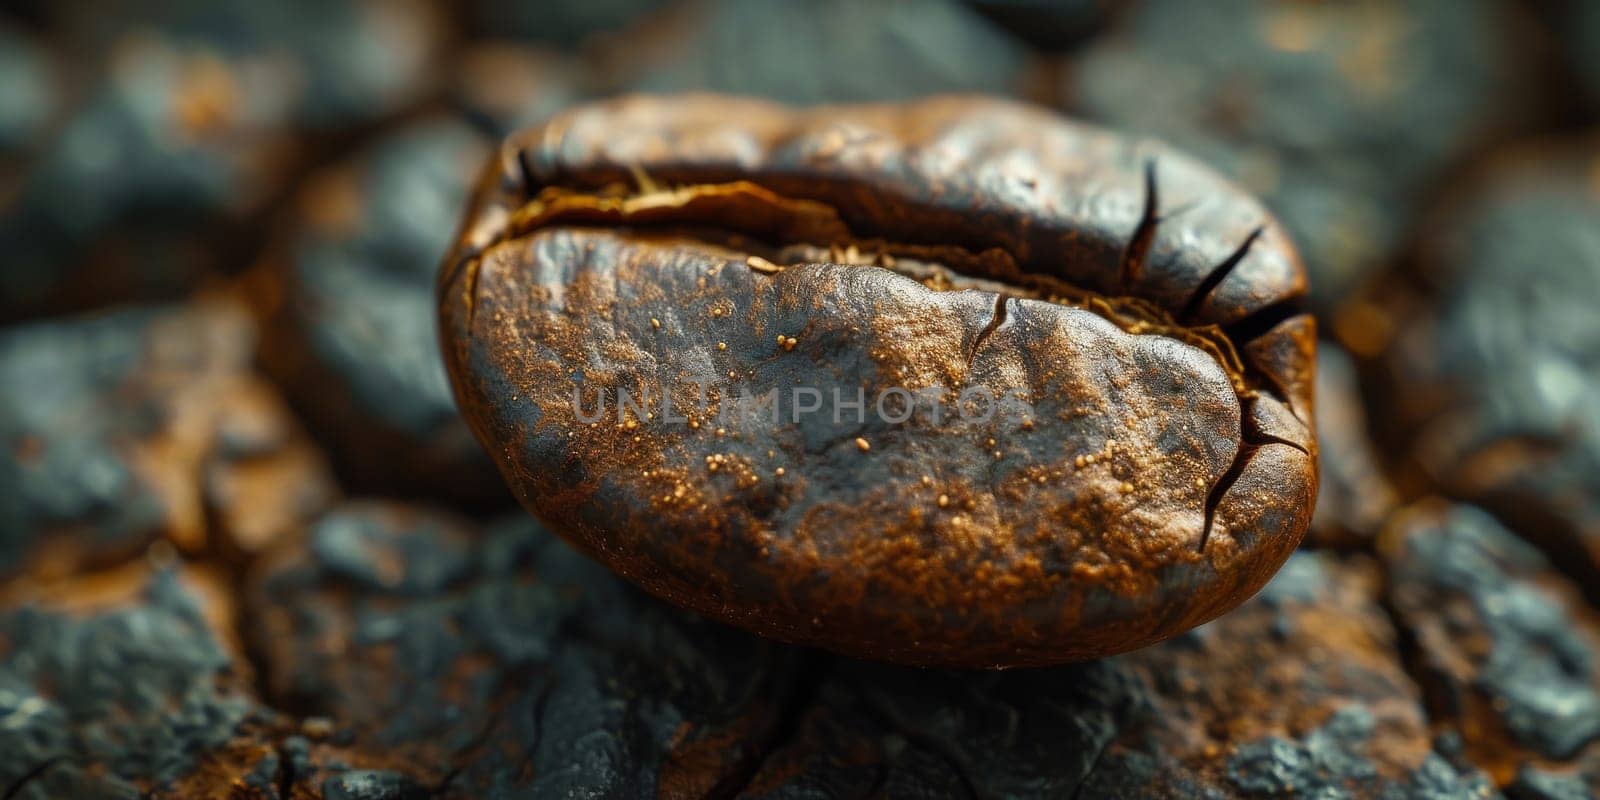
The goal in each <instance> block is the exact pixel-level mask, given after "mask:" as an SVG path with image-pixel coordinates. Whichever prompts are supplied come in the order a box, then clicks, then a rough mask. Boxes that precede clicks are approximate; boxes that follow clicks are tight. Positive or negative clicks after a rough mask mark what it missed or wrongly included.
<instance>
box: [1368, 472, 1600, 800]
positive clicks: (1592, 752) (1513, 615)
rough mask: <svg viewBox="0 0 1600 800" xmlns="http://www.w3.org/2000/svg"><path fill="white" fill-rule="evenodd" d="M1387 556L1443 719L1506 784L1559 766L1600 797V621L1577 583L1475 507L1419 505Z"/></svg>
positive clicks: (1392, 589)
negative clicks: (1584, 598) (1586, 602)
mask: <svg viewBox="0 0 1600 800" xmlns="http://www.w3.org/2000/svg"><path fill="white" fill-rule="evenodd" d="M1379 551H1380V552H1381V554H1382V556H1383V559H1384V561H1385V562H1386V563H1387V565H1388V569H1389V573H1390V581H1389V587H1388V593H1389V605H1390V607H1392V608H1393V609H1394V610H1395V613H1396V616H1397V618H1398V621H1399V622H1400V623H1401V624H1402V625H1404V626H1405V627H1406V628H1407V629H1409V630H1410V631H1411V633H1412V635H1413V637H1414V639H1415V642H1416V652H1417V661H1418V663H1419V665H1420V668H1421V669H1420V672H1421V674H1422V675H1424V676H1425V677H1424V682H1425V683H1424V685H1426V686H1427V687H1428V688H1429V690H1430V698H1429V699H1430V701H1431V705H1432V706H1433V711H1434V713H1435V714H1436V715H1437V718H1439V719H1441V720H1443V721H1446V722H1447V723H1448V724H1449V725H1450V726H1451V727H1453V728H1455V729H1457V730H1460V731H1461V732H1462V734H1463V736H1464V742H1463V744H1464V747H1465V751H1466V753H1467V754H1468V755H1469V756H1470V757H1471V758H1472V760H1473V762H1474V763H1477V764H1479V765H1481V766H1482V767H1483V768H1484V769H1485V770H1487V771H1488V772H1489V773H1490V774H1491V775H1493V776H1494V777H1495V779H1496V781H1497V782H1499V783H1501V784H1502V785H1503V784H1505V783H1506V782H1508V781H1511V780H1512V779H1513V778H1515V779H1516V780H1517V782H1519V783H1525V782H1530V781H1532V782H1535V783H1538V782H1541V781H1548V780H1549V778H1548V777H1545V778H1541V777H1540V775H1539V771H1540V770H1541V769H1553V770H1555V771H1557V772H1560V773H1563V774H1564V775H1565V776H1566V780H1567V781H1576V782H1577V783H1578V784H1579V786H1581V787H1582V791H1580V792H1578V793H1577V794H1576V795H1573V796H1577V797H1593V796H1595V794H1596V792H1600V614H1596V613H1595V611H1594V609H1593V608H1592V607H1591V606H1589V605H1587V604H1585V603H1584V601H1583V597H1582V595H1581V594H1580V593H1579V591H1578V586H1577V585H1576V584H1574V583H1573V582H1572V581H1570V580H1568V579H1567V578H1566V577H1565V576H1564V575H1562V574H1561V572H1559V571H1558V570H1556V569H1555V568H1554V567H1553V566H1552V565H1551V564H1550V562H1549V561H1548V560H1547V559H1546V558H1545V557H1544V556H1543V555H1542V554H1541V553H1540V552H1539V551H1538V550H1536V549H1534V548H1533V547H1531V546H1530V545H1528V544H1527V543H1526V542H1524V541H1522V540H1520V539H1518V538H1517V537H1516V536H1515V535H1513V534H1512V533H1511V532H1510V531H1508V530H1506V529H1505V528H1504V527H1503V526H1501V525H1500V523H1498V522H1497V521H1495V519H1494V518H1493V517H1491V516H1489V515H1488V514H1486V513H1484V512H1483V511H1480V510H1478V509H1477V508H1474V507H1471V506H1452V505H1449V504H1447V503H1443V502H1440V501H1428V502H1422V503H1419V504H1417V505H1415V506H1413V507H1410V508H1408V509H1406V510H1405V511H1403V512H1402V513H1400V514H1399V515H1398V516H1396V518H1395V519H1393V520H1392V521H1391V523H1390V525H1389V526H1388V527H1387V528H1386V529H1385V530H1384V532H1383V533H1382V535H1381V537H1380V540H1379ZM1530 770H1532V771H1531V772H1530ZM1574 773H1576V774H1574ZM1559 782H1560V781H1557V783H1559ZM1517 796H1519V797H1521V796H1523V795H1522V794H1520V793H1519V794H1518V795H1517ZM1528 796H1533V797H1539V796H1542V795H1539V794H1537V793H1530V794H1529V795H1528Z"/></svg>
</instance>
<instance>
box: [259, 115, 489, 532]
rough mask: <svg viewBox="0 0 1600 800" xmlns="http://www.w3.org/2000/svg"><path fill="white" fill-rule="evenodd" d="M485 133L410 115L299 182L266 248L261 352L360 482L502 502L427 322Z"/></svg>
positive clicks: (345, 471) (367, 487) (351, 482)
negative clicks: (288, 220)
mask: <svg viewBox="0 0 1600 800" xmlns="http://www.w3.org/2000/svg"><path fill="white" fill-rule="evenodd" d="M489 151H490V146H489V142H488V140H487V139H485V138H484V137H483V136H482V135H481V134H479V133H478V132H476V131H475V130H473V129H472V128H471V127H469V126H468V125H467V124H465V123H463V122H461V121H459V120H455V119H437V120H429V121H425V122H420V123H417V124H415V125H412V126H410V127H408V128H405V129H402V130H400V131H397V132H395V133H394V134H392V135H390V136H388V137H386V138H385V139H383V140H381V141H379V142H377V143H376V144H374V145H373V146H372V147H371V148H369V149H368V150H366V151H365V152H363V153H362V154H361V155H360V156H358V157H357V158H355V159H353V160H352V161H351V162H349V163H346V164H341V165H338V166H335V167H332V168H329V169H327V170H325V171H323V172H322V173H320V174H319V175H317V176H316V177H315V178H313V179H312V181H311V182H310V184H309V185H308V186H307V187H306V190H305V192H304V193H303V194H302V196H301V197H300V198H299V203H298V208H297V212H298V213H297V214H296V216H295V218H294V222H293V224H292V225H291V226H290V227H289V230H288V231H287V233H286V234H285V235H284V236H283V237H282V239H281V241H280V243H279V244H278V247H277V251H276V254H275V255H274V256H273V257H271V258H269V259H268V262H269V263H268V266H269V269H268V270H267V272H266V273H265V274H266V276H267V277H268V278H269V279H270V280H271V281H272V283H273V284H274V285H275V286H276V287H277V291H276V292H274V294H277V295H279V296H281V297H282V303H281V305H280V306H279V307H278V308H277V309H275V310H274V312H273V313H272V314H271V315H270V319H269V323H268V325H267V326H266V335H265V337H264V341H263V346H262V362H263V363H264V365H265V366H266V369H267V371H268V372H269V373H270V374H272V376H273V377H275V378H277V379H278V381H279V382H280V383H282V384H283V385H284V387H285V389H286V390H287V391H288V394H289V397H290V398H291V399H292V400H294V402H295V404H296V406H297V408H298V409H299V410H300V411H301V412H302V413H304V414H305V415H306V418H307V420H308V421H309V422H310V423H311V425H312V427H313V428H314V429H315V430H316V431H317V433H318V434H319V435H320V436H321V438H322V440H323V441H324V442H325V443H326V445H327V446H328V447H329V450H330V454H331V455H332V456H333V458H334V462H335V464H336V465H337V466H338V467H339V469H340V473H341V477H342V478H343V479H344V482H345V483H346V484H347V485H348V486H350V487H352V488H353V489H355V490H357V491H361V492H397V491H398V492H407V493H414V494H425V495H428V496H433V497H446V498H450V499H452V500H455V501H459V502H462V503H472V504H482V503H488V504H495V503H498V504H501V505H507V506H509V505H510V500H509V498H508V497H507V496H506V492H505V488H504V485H503V483H502V482H501V481H499V480H498V479H497V477H496V475H495V470H494V466H493V465H492V464H491V463H490V461H489V459H487V458H485V457H484V454H483V451H482V450H481V449H480V448H479V447H478V446H477V443H476V442H474V441H473V439H472V434H471V433H469V432H468V431H467V429H466V426H465V425H463V424H462V423H461V418H460V415H459V414H457V413H456V408H455V401H454V399H453V398H451V396H450V386H449V382H448V380H447V379H446V378H445V374H444V366H443V364H442V363H441V362H440V359H439V346H438V336H437V334H436V333H435V330H434V321H433V314H432V313H430V312H431V309H432V307H433V282H434V277H435V272H436V271H437V268H438V264H439V259H440V257H441V256H442V255H443V253H444V251H445V250H446V249H448V248H449V246H450V234H451V231H452V230H453V227H454V224H455V219H454V218H455V217H456V215H457V214H458V213H459V209H460V206H461V204H462V203H463V202H464V201H465V199H466V197H467V194H468V191H469V189H470V186H471V183H472V177H473V174H474V172H475V171H476V170H477V169H478V167H479V166H480V163H481V161H482V160H483V158H484V157H485V155H486V154H487V153H488V152H489Z"/></svg>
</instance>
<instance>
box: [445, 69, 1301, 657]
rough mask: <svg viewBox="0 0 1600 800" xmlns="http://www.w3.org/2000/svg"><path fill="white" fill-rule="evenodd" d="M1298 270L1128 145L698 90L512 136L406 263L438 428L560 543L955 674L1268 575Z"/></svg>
mask: <svg viewBox="0 0 1600 800" xmlns="http://www.w3.org/2000/svg"><path fill="white" fill-rule="evenodd" d="M1305 290H1306V287H1305V278H1304V274H1303V272H1302V269H1301V266H1300V263H1299V260H1298V258H1297V256H1296V255H1295V252H1294V250H1293V247H1292V246H1291V245H1290V243H1289V242H1288V241H1287V240H1286V238H1285V236H1284V234H1283V232H1282V230H1281V229H1280V228H1279V226H1278V224H1277V223H1276V222H1275V221H1274V220H1273V219H1272V218H1271V217H1270V215H1269V214H1267V212H1266V211H1265V210H1264V209H1263V208H1262V207H1261V206H1260V205H1259V204H1258V203H1257V202H1256V201H1255V200H1253V199H1252V198H1250V197H1249V196H1247V195H1245V194H1244V193H1242V192H1241V191H1240V190H1238V189H1236V188H1235V187H1233V186H1231V185H1230V184H1228V183H1227V182H1226V181H1224V180H1223V179H1221V178H1220V177H1218V176H1217V175H1215V174H1214V173H1212V172H1210V171H1209V170H1207V169H1206V168H1204V167H1202V166H1201V165H1199V164H1197V163H1196V162H1194V161H1193V160H1191V159H1189V158H1187V157H1185V156H1183V155H1181V154H1179V153H1177V152H1175V151H1173V150H1171V149H1170V148H1168V147H1165V146H1163V145H1160V144H1158V143H1155V142H1150V141H1139V140H1131V139H1126V138H1123V137H1120V136H1117V135H1115V134H1112V133H1110V132H1107V131H1103V130H1100V129H1097V128H1093V127H1090V126H1086V125H1081V124H1078V123H1075V122H1072V121H1069V120H1065V119H1062V118H1060V117H1057V116H1054V115H1052V114H1049V113H1047V112H1044V111H1041V110H1036V109H1034V108H1031V107H1028V106H1024V105H1018V104H1014V103H1009V102H1002V101H997V100H989V99H982V98H971V97H961V98H950V97H947V98H934V99H929V100H924V101H919V102H914V103H908V104H898V105H862V106H835V107H817V108H811V109H805V110H799V109H790V108H787V107H783V106H778V105H773V104H769V103H766V102H760V101H754V100H745V99H735V98H726V97H715V96H708V95H691V96H683V97H665V98H656V97H642V96H641V97H628V98H622V99H618V100H613V101H608V102H604V103H599V104H593V105H588V106H581V107H578V108H575V109H572V110H569V111H567V112H565V113H563V114H561V115H559V116H557V117H555V118H554V119H552V120H550V121H549V122H547V123H546V124H544V125H542V126H540V127H536V128H533V129H530V130H527V131H523V132H521V133H519V134H516V135H513V136H512V137H510V138H509V139H508V140H507V141H506V142H505V143H504V144H503V146H502V148H501V150H500V153H499V155H498V158H497V159H496V160H495V161H494V163H492V164H491V165H490V167H489V169H488V170H487V171H486V173H485V175H484V177H483V179H482V182H481V183H480V186H479V190H478V193H477V195H476V197H475V199H474V200H473V203H472V205H471V208H470V210H469V211H468V217H467V220H466V222H465V223H464V225H463V228H462V231H461V234H460V237H459V240H458V242H457V245H456V247H455V249H454V251H453V252H452V253H451V254H450V255H449V256H447V258H446V261H445V264H444V266H443V269H442V272H441V276H440V287H439V291H440V314H441V318H440V322H441V326H440V328H441V337H442V340H443V341H442V344H443V347H444V352H445V360H446V363H447V365H448V368H449V371H450V374H451V378H452V383H453V386H454V389H455V392H456V396H457V400H458V401H459V403H460V405H461V407H462V410H463V412H464V413H465V416H466V418H467V420H468V422H469V424H470V425H471V427H472V428H473V429H474V431H475V433H476V434H477V436H478V438H479V439H480V440H481V441H482V442H483V443H484V445H485V447H486V448H487V449H488V450H489V451H490V452H491V454H492V455H493V456H494V458H495V459H496V460H497V462H498V463H499V466H500V469H501V471H502V472H503V473H504V475H505V476H506V477H507V479H508V481H509V482H510V483H511V485H512V487H513V489H514V490H515V492H516V493H517V495H518V497H519V498H520V499H521V501H522V502H523V504H524V505H525V506H526V507H527V508H528V509H529V510H530V511H531V512H532V513H533V514H534V515H536V516H538V517H539V518H541V519H542V520H544V521H546V522H547V523H548V524H549V525H551V527H552V528H554V529H555V530H556V531H557V532H559V533H560V534H562V535H563V536H565V537H566V538H568V539H569V540H571V541H572V542H573V543H574V544H576V545H577V546H578V547H579V548H581V549H582V550H583V551H585V552H586V553H588V554H590V555H591V556H593V557H595V558H597V559H598V560H600V561H602V562H603V563H605V564H607V565H608V566H610V567H611V568H612V569H613V570H615V571H617V572H619V573H621V574H622V575H624V576H626V577H627V578H629V579H631V580H633V581H634V582H636V583H638V584H639V585H641V586H643V587H644V588H646V589H647V590H649V591H651V592H653V593H655V594H657V595H660V596H662V597H664V598H666V599H668V600H670V601H672V602H675V603H677V604H679V605H682V606H684V607H687V608H689V609H692V610H695V611H698V612H701V613H704V614H707V615H709V616H712V617H714V618H717V619H720V620H723V621H726V622H729V623H732V624H734V625H738V626H741V627H744V628H747V629H750V630H753V631H756V632H759V633H761V634H764V635H767V636H771V637H774V638H777V639H781V640H785V641H790V642H797V643H803V644H812V645H819V646H823V647H827V648H830V649H833V650H836V651H839V652H842V653H845V654H849V655H853V656H859V657H868V658H876V659H882V660H888V661H894V662H900V663H907V664H925V665H953V666H971V667H997V666H1021V665H1035V664H1047V663H1054V662H1063V661H1071V660H1079V659H1086V658H1094V657H1098V656H1103V655H1108V654H1111V653H1116V652H1120V651H1124V650H1129V649H1132V648H1136V647H1140V646H1143V645H1146V644H1149V643H1152V642H1155V641H1159V640H1161V639H1163V638H1166V637H1168V636H1171V635H1173V634H1175V633H1178V632H1180V631H1183V630H1186V629H1188V628H1190V627H1192V626H1194V625H1197V624H1199V623H1201V622H1203V621H1205V620H1208V619H1210V618H1212V617H1215V616H1217V615H1218V614H1221V613H1222V612H1224V611H1227V610H1228V609H1230V608H1233V607H1234V606H1236V605H1238V604H1239V603H1240V602H1241V601H1243V600H1244V599H1245V598H1247V597H1249V596H1250V595H1251V594H1253V593H1254V592H1255V591H1256V590H1257V589H1259V588H1260V587H1261V585H1262V584H1264V583H1265V582H1266V580H1267V579H1268V578H1269V577H1270V576H1271V575H1272V574H1273V572H1274V571H1276V570H1277V568H1278V567H1279V566H1280V565H1281V564H1282V563H1283V561H1284V559H1285V558H1287V557H1288V555H1289V553H1290V552H1291V551H1292V550H1294V548H1295V547H1296V545H1297V544H1298V543H1299V542H1300V539H1301V537H1302V536H1303V535H1304V532H1305V529H1306V527H1307V524H1308V521H1309V517H1310V512H1311V507H1312V505H1313V502H1314V500H1315V496H1316V484H1317V478H1316V466H1315V461H1316V459H1315V452H1316V443H1315V439H1314V435H1313V433H1312V432H1311V430H1312V429H1311V414H1312V383H1313V380H1312V373H1313V361H1314V350H1315V331H1314V326H1313V323H1312V320H1311V319H1310V317H1309V316H1307V315H1305V314H1303V313H1300V311H1299V307H1300V306H1299V303H1300V300H1301V298H1302V297H1303V295H1304V293H1305ZM836 390H837V392H838V394H837V395H835V391H836ZM897 390H903V391H905V392H908V393H914V394H912V397H913V401H912V402H910V403H906V402H904V400H905V395H902V394H899V393H897ZM813 391H814V392H815V394H813V393H812V392H813ZM858 391H859V394H858ZM663 398H670V400H664V399H663ZM766 398H771V399H772V400H773V401H774V402H773V403H772V405H771V406H766V405H760V404H759V402H751V401H752V400H754V401H760V400H762V399H766ZM985 398H995V402H994V403H993V404H992V405H990V404H988V403H986V402H985V401H984V399H985ZM858 399H859V400H860V401H861V402H862V405H863V406H864V408H861V407H859V406H857V405H856V403H857V401H858ZM813 406H814V407H813ZM907 414H909V416H906V415H907Z"/></svg>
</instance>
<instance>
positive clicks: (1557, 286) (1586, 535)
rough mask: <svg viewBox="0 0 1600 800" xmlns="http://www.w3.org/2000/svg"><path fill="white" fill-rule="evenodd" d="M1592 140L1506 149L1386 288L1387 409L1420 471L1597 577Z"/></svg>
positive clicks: (1598, 268)
mask: <svg viewBox="0 0 1600 800" xmlns="http://www.w3.org/2000/svg"><path fill="white" fill-rule="evenodd" d="M1597 174H1600V139H1596V138H1592V137H1591V138H1588V139H1586V140H1583V141H1579V142H1571V143H1567V144H1565V145H1556V144H1552V143H1549V142H1546V143H1542V144H1541V145H1539V146H1537V147H1536V148H1532V149H1528V150H1518V151H1515V152H1511V153H1507V154H1504V155H1503V157H1502V159H1501V160H1500V161H1499V162H1498V163H1497V164H1495V165H1493V166H1491V167H1490V168H1488V169H1487V170H1485V171H1483V173H1482V174H1480V175H1478V176H1476V177H1475V179H1473V180H1470V181H1465V182H1464V183H1465V184H1466V185H1465V186H1463V187H1462V188H1461V189H1460V190H1459V191H1458V192H1457V194H1456V195H1455V197H1454V198H1453V201H1452V202H1450V203H1449V204H1448V205H1447V206H1446V207H1445V208H1443V209H1441V211H1440V212H1439V214H1438V215H1437V219H1436V220H1435V221H1434V229H1433V230H1432V231H1430V233H1429V234H1428V235H1426V236H1425V237H1424V239H1425V241H1424V244H1423V246H1422V248H1421V250H1422V253H1421V258H1420V261H1421V265H1420V269H1419V275H1418V276H1417V277H1418V278H1419V279H1420V280H1421V282H1422V283H1423V284H1425V285H1424V287H1423V288H1422V290H1421V294H1422V295H1423V297H1422V298H1421V300H1420V302H1413V301H1407V300H1404V299H1401V298H1399V297H1398V295H1397V297H1396V299H1394V300H1393V303H1392V305H1393V307H1392V308H1391V309H1390V311H1389V315H1390V317H1391V318H1392V320H1393V322H1394V327H1396V328H1397V329H1398V334H1397V335H1396V336H1395V337H1394V341H1393V343H1392V346H1390V347H1389V348H1388V350H1387V352H1386V353H1385V354H1384V359H1383V363H1384V364H1385V365H1386V367H1387V369H1386V370H1385V375H1386V380H1387V382H1388V384H1389V386H1388V388H1387V389H1386V390H1385V391H1384V392H1383V394H1384V395H1385V396H1386V397H1388V398H1389V401H1390V402H1389V406H1388V408H1386V409H1385V411H1386V413H1385V416H1384V419H1385V420H1386V421H1387V422H1388V427H1389V428H1390V429H1391V430H1390V433H1391V434H1392V437H1391V438H1392V439H1393V441H1394V442H1395V444H1396V445H1397V447H1396V449H1397V450H1399V451H1400V452H1406V453H1410V454H1411V460H1412V461H1413V462H1414V465H1415V466H1416V467H1417V468H1418V470H1417V471H1419V472H1420V473H1421V480H1422V481H1423V482H1425V483H1427V484H1431V485H1433V486H1436V487H1438V488H1439V489H1440V490H1441V491H1442V492H1443V493H1446V494H1448V495H1449V496H1451V497H1455V498H1460V499H1463V500H1468V501H1471V502H1472V503H1474V504H1476V505H1479V506H1482V507H1484V508H1485V509H1487V510H1489V511H1491V512H1493V513H1495V514H1496V515H1498V516H1500V517H1502V518H1503V519H1506V520H1507V521H1508V522H1510V523H1511V524H1512V525H1513V527H1515V528H1516V529H1517V531H1518V533H1520V534H1521V535H1522V536H1524V537H1528V538H1530V539H1533V540H1535V541H1537V542H1538V543H1539V544H1540V545H1541V546H1543V547H1545V548H1547V549H1550V550H1552V551H1554V552H1559V553H1561V554H1562V555H1563V562H1564V565H1565V566H1566V567H1567V568H1569V569H1584V570H1586V571H1587V574H1588V575H1589V576H1591V577H1594V576H1600V362H1597V361H1596V359H1595V357H1594V354H1595V353H1597V352H1600V315H1596V314H1595V307H1596V305H1597V304H1600V238H1597V237H1596V236H1595V230H1596V228H1597V227H1600V183H1597V182H1596V181H1595V180H1594V178H1593V176H1594V175H1597Z"/></svg>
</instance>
